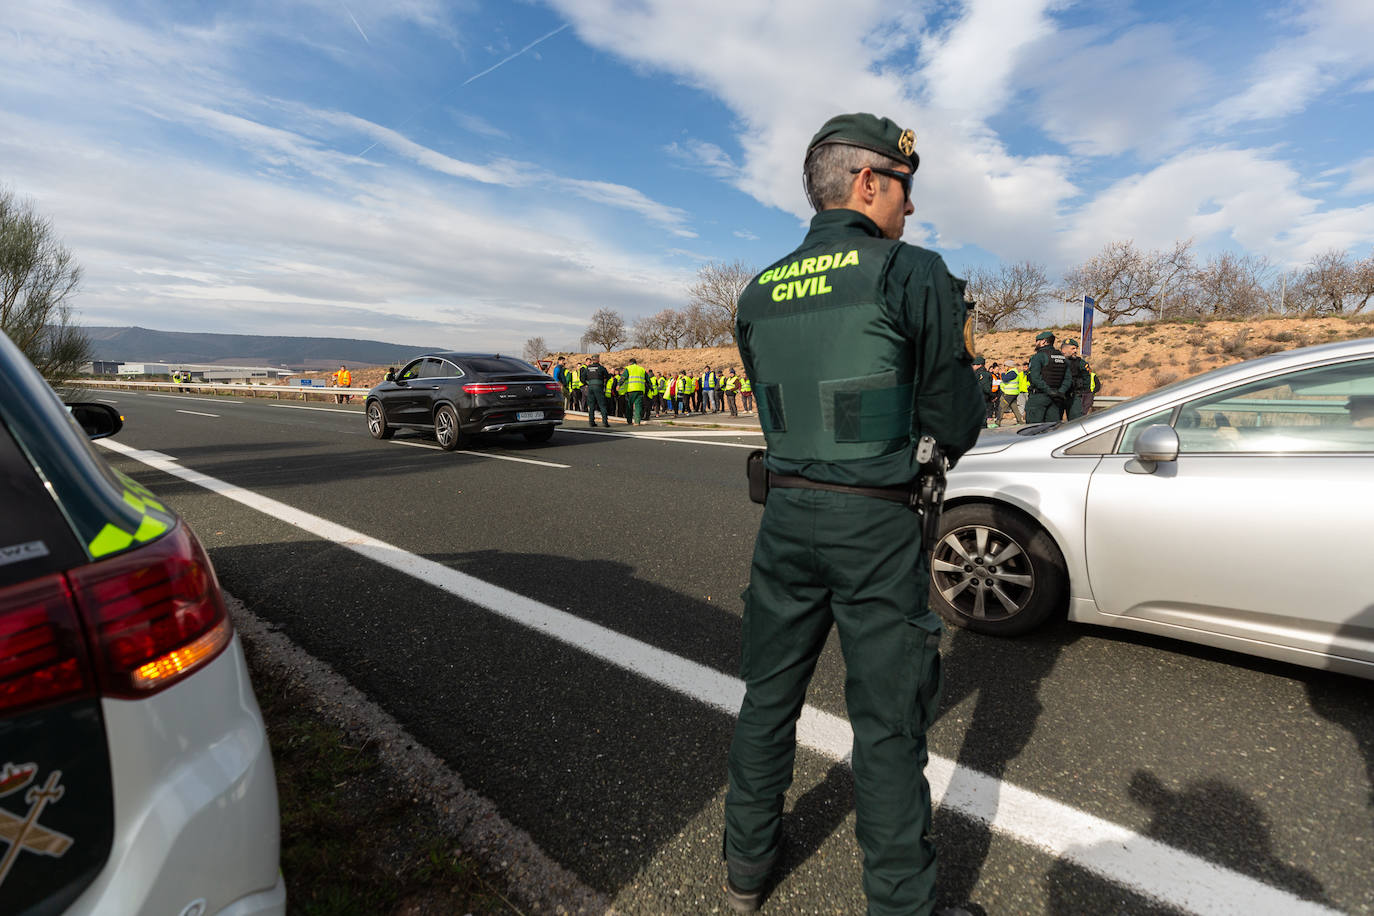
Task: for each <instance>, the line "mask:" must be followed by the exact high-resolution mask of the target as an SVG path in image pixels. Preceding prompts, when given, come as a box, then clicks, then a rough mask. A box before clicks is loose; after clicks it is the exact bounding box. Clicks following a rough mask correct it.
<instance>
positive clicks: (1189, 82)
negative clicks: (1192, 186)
mask: <svg viewBox="0 0 1374 916" xmlns="http://www.w3.org/2000/svg"><path fill="white" fill-rule="evenodd" d="M1103 39H1104V35H1103V34H1102V32H1101V30H1099V29H1096V28H1092V29H1088V28H1082V29H1069V30H1065V31H1061V32H1058V33H1056V34H1054V35H1053V36H1051V37H1047V38H1045V39H1043V40H1042V41H1040V42H1038V43H1037V44H1036V45H1035V47H1034V48H1031V49H1028V50H1027V52H1026V54H1025V56H1024V60H1023V63H1022V66H1020V67H1019V68H1018V69H1017V71H1016V77H1017V82H1018V84H1020V85H1022V86H1025V87H1027V89H1028V90H1029V92H1028V95H1030V97H1031V98H1032V101H1031V104H1032V106H1033V108H1034V110H1035V112H1036V113H1037V115H1038V116H1039V118H1038V120H1039V125H1040V127H1041V129H1043V130H1044V131H1045V132H1046V133H1047V134H1049V135H1050V136H1051V137H1053V138H1055V139H1056V140H1058V141H1059V142H1061V143H1063V144H1065V145H1066V146H1067V147H1068V148H1069V149H1070V150H1072V151H1073V152H1074V153H1077V154H1079V155H1084V156H1111V155H1116V154H1119V153H1123V152H1126V151H1127V150H1132V149H1137V150H1140V151H1141V152H1142V154H1143V155H1144V156H1146V157H1147V158H1153V157H1155V156H1158V155H1160V154H1161V153H1165V152H1168V151H1170V150H1173V149H1175V148H1177V147H1178V146H1180V145H1181V144H1183V143H1185V142H1186V141H1187V140H1189V139H1190V138H1191V136H1192V134H1193V133H1194V132H1195V130H1196V125H1195V124H1194V123H1193V122H1192V119H1191V118H1189V117H1185V116H1184V115H1183V114H1182V113H1183V112H1185V111H1186V110H1188V109H1189V108H1191V107H1192V106H1193V104H1194V103H1196V102H1197V101H1198V100H1200V99H1203V98H1205V97H1206V93H1207V91H1208V86H1209V79H1210V78H1209V76H1208V74H1207V72H1206V70H1205V69H1204V68H1203V67H1202V66H1201V65H1200V64H1198V63H1197V62H1196V60H1195V59H1194V58H1193V57H1191V56H1189V55H1187V54H1185V53H1183V52H1182V51H1181V49H1180V48H1179V41H1178V37H1177V35H1176V34H1175V32H1174V30H1173V29H1172V28H1171V27H1167V26H1162V25H1138V26H1134V27H1132V28H1130V29H1128V30H1126V31H1125V32H1123V33H1121V34H1119V35H1116V36H1115V37H1114V38H1111V39H1110V40H1103Z"/></svg>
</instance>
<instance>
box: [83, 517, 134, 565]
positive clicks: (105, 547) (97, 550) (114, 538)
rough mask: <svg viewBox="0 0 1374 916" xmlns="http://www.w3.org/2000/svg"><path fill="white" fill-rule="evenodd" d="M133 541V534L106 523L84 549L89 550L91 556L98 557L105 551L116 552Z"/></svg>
mask: <svg viewBox="0 0 1374 916" xmlns="http://www.w3.org/2000/svg"><path fill="white" fill-rule="evenodd" d="M133 542H134V536H133V535H132V534H130V533H129V532H127V531H124V530H123V529H121V528H116V527H115V526H114V525H110V524H106V525H105V527H104V528H101V529H100V533H99V534H97V535H96V536H95V539H94V540H92V541H91V543H90V544H88V545H86V549H87V550H89V551H90V552H91V556H92V557H93V558H96V559H98V558H100V557H103V556H105V554H107V553H118V552H119V551H121V550H124V549H125V548H127V547H128V546H129V545H130V544H132V543H133Z"/></svg>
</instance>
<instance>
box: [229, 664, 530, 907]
mask: <svg viewBox="0 0 1374 916" xmlns="http://www.w3.org/2000/svg"><path fill="white" fill-rule="evenodd" d="M245 650H246V651H247V653H248V666H249V669H250V670H251V672H252V677H253V688H254V691H255V692H256V693H257V696H258V704H259V705H260V706H261V707H262V713H263V717H264V719H266V721H267V737H268V740H269V742H270V743H271V746H272V760H273V763H274V764H275V766H276V771H277V790H278V796H279V799H280V807H281V868H282V873H283V875H285V878H286V889H287V912H288V913H290V914H299V916H364V914H366V916H382V914H394V916H441V914H442V916H448V914H464V913H468V914H518V913H519V912H520V911H519V910H517V909H516V908H515V907H514V906H513V905H511V904H510V902H509V901H507V900H506V899H505V898H504V897H503V896H502V895H501V893H500V891H499V890H498V885H497V883H496V882H495V881H493V880H491V879H489V878H488V877H487V876H486V875H484V874H483V873H482V871H481V868H480V867H479V866H478V864H477V863H476V862H475V861H474V860H473V859H471V858H470V857H468V856H466V855H464V854H463V852H462V850H461V849H459V848H458V847H457V845H456V844H455V843H454V842H453V840H452V839H451V838H450V837H449V836H448V835H447V834H446V833H445V831H444V830H443V828H442V826H441V825H440V823H439V819H438V817H437V816H436V815H435V813H434V812H433V811H432V810H431V809H430V808H429V807H428V806H427V805H426V804H424V803H423V802H421V801H420V800H419V799H416V798H413V797H412V796H411V795H410V793H409V792H408V791H406V790H405V789H404V788H403V787H402V786H401V785H400V784H399V783H398V782H396V781H395V780H394V779H392V778H391V777H390V776H389V775H388V774H387V772H386V770H385V768H384V767H383V766H382V764H381V761H380V760H379V759H378V755H377V753H376V751H375V750H373V749H372V748H369V747H367V746H363V747H356V746H352V745H349V744H348V743H347V741H346V740H345V738H344V735H343V733H342V732H341V731H340V730H339V729H338V728H336V727H334V726H333V725H332V724H331V723H330V722H329V721H328V720H327V719H325V718H324V716H323V715H321V714H319V713H316V712H315V711H314V710H315V706H314V704H313V703H312V701H311V697H310V696H309V694H308V693H307V691H306V690H305V689H304V687H302V686H301V685H299V684H293V683H289V682H286V683H283V682H282V681H281V679H280V672H273V671H268V670H265V669H263V668H262V667H261V666H260V665H258V664H257V663H256V662H255V660H254V658H253V653H252V651H251V648H250V647H248V646H245Z"/></svg>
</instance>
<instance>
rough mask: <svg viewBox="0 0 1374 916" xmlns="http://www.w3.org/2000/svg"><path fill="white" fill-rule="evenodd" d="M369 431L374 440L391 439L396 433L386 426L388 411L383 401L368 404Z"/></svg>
mask: <svg viewBox="0 0 1374 916" xmlns="http://www.w3.org/2000/svg"><path fill="white" fill-rule="evenodd" d="M367 431H368V432H369V433H371V434H372V438H374V439H390V438H391V434H392V433H394V432H395V430H394V429H392V428H391V427H390V426H387V425H386V409H385V408H383V407H382V402H381V401H369V402H368V404H367Z"/></svg>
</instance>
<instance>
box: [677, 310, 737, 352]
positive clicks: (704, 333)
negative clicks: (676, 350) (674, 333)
mask: <svg viewBox="0 0 1374 916" xmlns="http://www.w3.org/2000/svg"><path fill="white" fill-rule="evenodd" d="M680 314H681V315H682V321H683V325H684V327H685V330H684V333H683V335H682V336H683V342H684V343H686V344H687V346H689V347H714V346H718V345H720V344H721V343H724V342H725V341H727V340H731V339H733V336H732V334H731V333H730V331H729V330H727V329H726V323H725V320H724V319H723V318H722V317H721V315H720V314H719V313H718V312H715V311H712V310H709V309H707V307H706V306H704V305H702V304H701V303H700V302H689V303H688V304H687V307H686V308H685V309H683V310H682V311H681V312H680ZM731 330H733V328H731Z"/></svg>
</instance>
